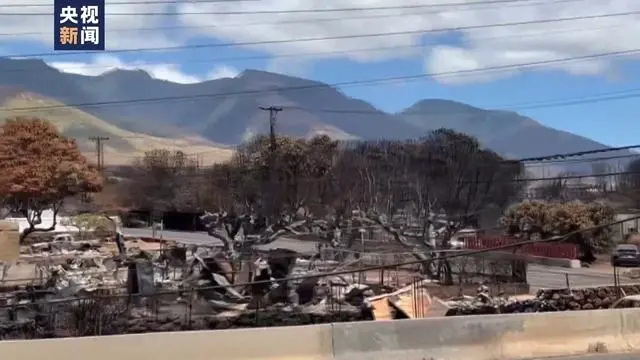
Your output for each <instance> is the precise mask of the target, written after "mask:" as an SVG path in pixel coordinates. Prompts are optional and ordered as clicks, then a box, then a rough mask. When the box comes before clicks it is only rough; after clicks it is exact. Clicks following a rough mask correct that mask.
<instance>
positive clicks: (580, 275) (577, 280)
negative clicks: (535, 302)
mask: <svg viewBox="0 0 640 360" xmlns="http://www.w3.org/2000/svg"><path fill="white" fill-rule="evenodd" d="M567 277H568V278H569V286H571V287H572V288H580V287H590V286H600V285H613V272H607V271H606V270H593V269H588V268H582V269H568V268H559V267H550V266H542V265H529V267H528V272H527V281H528V282H529V285H530V286H531V288H532V290H537V289H539V288H563V287H566V286H567ZM620 282H621V283H623V284H624V283H626V284H629V283H637V282H638V281H637V280H632V279H629V278H627V277H624V276H620Z"/></svg>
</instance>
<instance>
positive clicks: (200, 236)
mask: <svg viewBox="0 0 640 360" xmlns="http://www.w3.org/2000/svg"><path fill="white" fill-rule="evenodd" d="M123 231H124V234H125V235H126V236H132V237H152V235H153V234H152V231H151V230H150V229H135V228H125V229H123ZM159 236H160V232H158V234H157V235H156V237H159ZM162 238H163V239H165V240H172V241H177V242H180V243H183V244H193V245H217V244H221V242H220V240H217V239H215V238H213V237H211V236H209V235H208V234H207V233H205V232H182V231H166V230H165V231H162ZM268 247H271V248H278V247H286V248H289V249H292V250H295V251H298V252H308V251H314V250H315V244H314V243H313V242H306V241H305V242H302V241H298V240H295V239H287V238H280V239H278V240H276V241H275V242H273V243H271V244H269V245H268ZM567 277H568V279H569V286H570V287H572V288H580V287H591V286H603V285H613V273H612V272H607V271H606V270H593V269H588V268H580V269H569V268H559V267H550V266H542V265H529V269H528V272H527V281H528V282H529V285H530V286H531V290H532V291H533V292H535V291H536V290H538V289H540V288H563V287H566V286H567ZM620 281H621V282H622V283H634V282H638V281H634V280H632V279H629V278H624V277H621V278H620ZM597 360H599V359H597Z"/></svg>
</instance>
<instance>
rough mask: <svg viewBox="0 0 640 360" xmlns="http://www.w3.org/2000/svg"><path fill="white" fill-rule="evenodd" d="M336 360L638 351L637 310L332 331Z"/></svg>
mask: <svg viewBox="0 0 640 360" xmlns="http://www.w3.org/2000/svg"><path fill="white" fill-rule="evenodd" d="M333 348H334V352H333V354H334V359H335V360H378V359H423V358H424V359H431V358H433V359H438V360H496V359H504V360H516V359H531V358H537V357H551V356H568V355H581V354H587V353H589V352H594V351H596V350H602V349H605V348H606V349H607V351H609V352H617V353H622V352H629V351H638V350H640V310H636V309H622V310H594V311H568V312H556V313H536V314H509V315H484V316H461V317H449V318H436V319H422V320H400V321H380V322H368V323H363V322H360V323H342V324H334V326H333Z"/></svg>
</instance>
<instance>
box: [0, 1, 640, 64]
mask: <svg viewBox="0 0 640 360" xmlns="http://www.w3.org/2000/svg"><path fill="white" fill-rule="evenodd" d="M637 14H640V10H637V11H629V12H621V13H609V14H599V15H586V16H573V17H564V18H556V19H541V20H530V21H517V22H505V23H495V24H485V25H470V26H458V27H451V28H438V29H422V30H410V31H397V32H382V33H371V34H353V35H338V36H323V37H308V38H298V39H284V40H266V41H249V42H238V43H215V44H194V45H179V46H165V47H149V48H135V49H117V50H105V51H74V52H73V54H72V55H82V54H104V53H130V52H144V51H172V50H187V49H208V48H223V47H236V46H255V45H274V44H288V43H298V42H313V41H325V40H341V39H356V38H371V37H382V36H394V35H410V34H429V33H440V32H451V31H465V30H474V29H485V28H494V27H509V26H521V25H533V24H548V23H555V22H565V21H576V20H588V19H600V18H609V17H618V16H629V15H637ZM69 55H71V54H68V53H66V52H49V53H35V54H14V55H6V56H3V57H0V58H32V57H38V58H41V57H50V56H69Z"/></svg>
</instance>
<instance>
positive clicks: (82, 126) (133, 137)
mask: <svg viewBox="0 0 640 360" xmlns="http://www.w3.org/2000/svg"><path fill="white" fill-rule="evenodd" d="M43 107H50V108H48V109H44V108H43ZM14 109H21V110H14ZM12 116H26V117H37V118H40V119H45V120H48V121H50V122H51V123H53V124H54V125H55V126H56V127H57V128H58V129H59V130H60V131H61V132H62V133H63V134H65V135H66V136H69V137H74V138H76V140H77V142H78V145H79V147H80V149H81V151H82V152H83V153H84V154H85V156H87V157H88V158H89V160H92V161H95V160H96V158H97V157H96V152H95V150H94V149H95V145H94V143H93V142H92V141H91V140H90V139H89V138H90V137H92V136H106V137H109V141H106V142H105V143H104V152H105V161H104V162H105V165H128V164H131V163H132V162H133V161H134V160H135V159H136V158H138V157H140V156H142V155H144V153H145V152H146V151H149V150H153V149H167V150H181V151H183V152H185V153H187V154H194V156H198V158H199V159H200V163H201V165H203V166H207V165H211V164H214V163H219V162H223V161H226V160H228V159H229V158H230V157H231V155H232V154H233V150H232V149H230V148H225V147H222V146H220V145H218V144H215V143H213V142H211V141H209V140H207V139H204V138H202V137H199V136H179V137H175V138H165V137H158V136H151V135H148V134H142V133H136V132H132V131H128V130H124V129H121V128H119V127H117V126H115V125H113V124H110V123H108V122H106V121H104V120H102V119H100V118H97V117H95V116H93V115H91V114H88V113H86V112H84V111H81V110H79V109H77V108H74V107H68V106H64V104H62V103H60V102H59V101H56V100H54V99H50V98H47V97H44V96H40V95H37V94H32V93H26V92H24V93H19V94H16V95H15V96H13V97H9V98H7V99H5V100H4V102H3V104H2V106H0V119H5V118H8V117H12Z"/></svg>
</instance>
